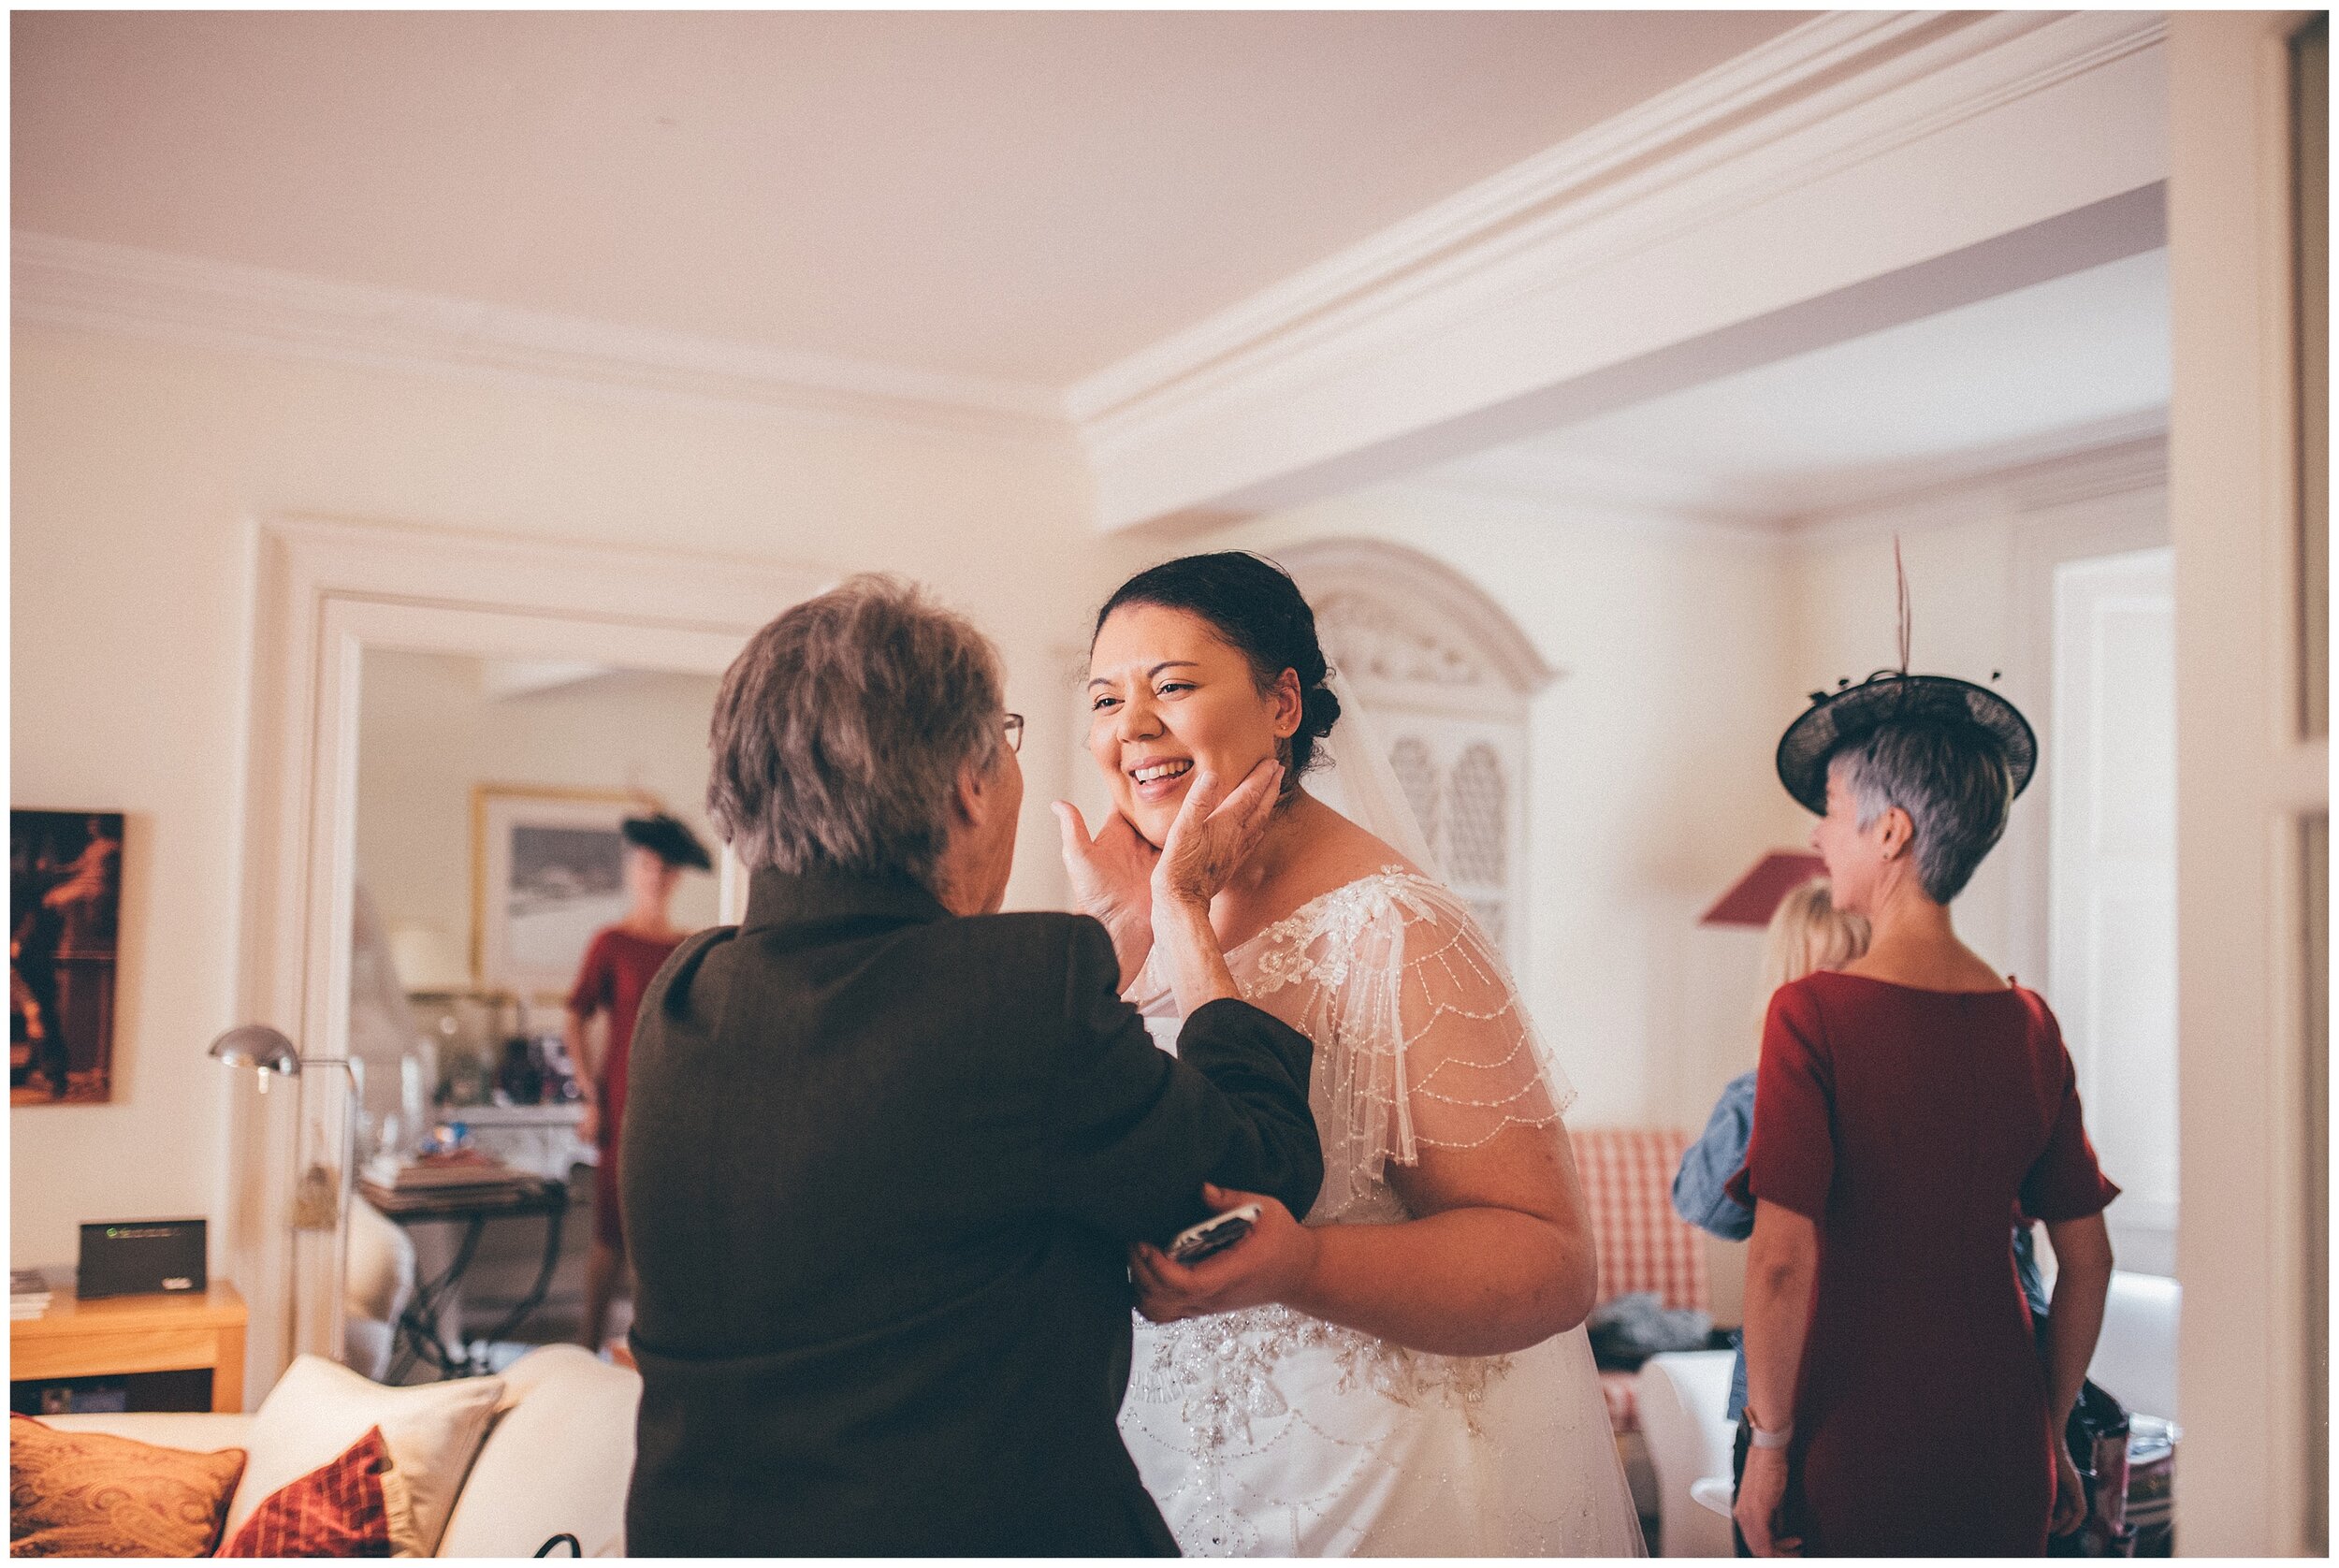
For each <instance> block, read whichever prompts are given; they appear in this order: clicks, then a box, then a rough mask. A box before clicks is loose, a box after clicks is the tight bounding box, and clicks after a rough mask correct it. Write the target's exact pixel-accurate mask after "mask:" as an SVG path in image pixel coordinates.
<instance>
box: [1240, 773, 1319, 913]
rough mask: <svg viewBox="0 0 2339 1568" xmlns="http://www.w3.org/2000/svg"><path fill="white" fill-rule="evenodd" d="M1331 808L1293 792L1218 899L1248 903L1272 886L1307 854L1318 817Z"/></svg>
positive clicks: (1311, 796) (1309, 795) (1313, 798)
mask: <svg viewBox="0 0 2339 1568" xmlns="http://www.w3.org/2000/svg"><path fill="white" fill-rule="evenodd" d="M1330 809H1331V808H1330V807H1329V806H1326V805H1325V804H1324V803H1323V802H1321V801H1319V800H1317V799H1316V798H1315V796H1314V795H1311V794H1309V793H1308V792H1307V791H1305V790H1304V789H1301V790H1294V791H1292V794H1291V798H1290V799H1289V800H1287V801H1286V802H1285V803H1284V804H1283V805H1282V806H1278V807H1276V809H1275V815H1274V816H1273V817H1272V818H1271V819H1270V820H1269V821H1268V824H1267V833H1266V835H1264V836H1263V837H1261V838H1260V840H1259V846H1258V848H1257V849H1254V850H1252V851H1251V858H1250V859H1248V860H1246V861H1244V862H1243V863H1242V864H1241V865H1238V866H1236V867H1235V869H1234V873H1233V875H1231V876H1229V877H1228V878H1227V884H1226V886H1225V887H1224V888H1223V889H1222V890H1221V891H1220V893H1219V897H1221V898H1231V899H1232V900H1233V901H1238V902H1243V903H1248V902H1249V901H1250V900H1252V899H1254V898H1257V897H1258V896H1259V894H1260V893H1261V892H1262V891H1264V890H1266V889H1268V888H1271V887H1273V886H1274V885H1275V883H1276V882H1277V881H1279V880H1280V879H1281V878H1283V877H1284V876H1285V875H1286V873H1288V872H1289V871H1290V869H1291V867H1292V866H1293V864H1296V863H1297V862H1298V861H1299V860H1300V857H1301V855H1302V854H1304V852H1305V850H1306V848H1307V845H1308V842H1309V840H1310V839H1311V838H1313V837H1314V836H1315V833H1316V831H1317V829H1318V828H1319V826H1320V823H1318V821H1317V820H1316V819H1317V817H1318V815H1319V814H1320V813H1323V812H1326V811H1329V810H1330Z"/></svg>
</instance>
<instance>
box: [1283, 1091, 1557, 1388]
mask: <svg viewBox="0 0 2339 1568" xmlns="http://www.w3.org/2000/svg"><path fill="white" fill-rule="evenodd" d="M1388 1183H1389V1185H1390V1186H1392V1187H1394V1188H1395V1189H1396V1191H1397V1195H1398V1196H1399V1197H1400V1198H1403V1199H1404V1200H1405V1206H1406V1207H1407V1208H1409V1209H1411V1210H1412V1211H1413V1212H1415V1213H1416V1215H1418V1216H1420V1217H1419V1218H1417V1219H1415V1220H1413V1221H1411V1222H1410V1223H1408V1224H1404V1225H1333V1226H1325V1227H1321V1228H1319V1229H1318V1230H1317V1231H1316V1232H1315V1234H1316V1237H1317V1239H1318V1240H1319V1241H1321V1243H1322V1245H1321V1247H1320V1249H1319V1251H1318V1253H1317V1256H1316V1265H1315V1270H1313V1272H1312V1274H1311V1276H1310V1278H1309V1281H1308V1283H1307V1285H1306V1286H1305V1288H1303V1289H1302V1290H1301V1291H1300V1294H1299V1295H1298V1296H1297V1297H1295V1298H1294V1299H1293V1300H1292V1302H1291V1304H1292V1305H1293V1306H1296V1307H1298V1308H1299V1309H1300V1311H1302V1312H1305V1313H1309V1314H1313V1315H1315V1316H1316V1317H1320V1318H1323V1319H1325V1320H1326V1321H1327V1322H1331V1323H1341V1324H1345V1325H1347V1326H1348V1327H1349V1328H1361V1329H1363V1330H1365V1331H1366V1332H1367V1333H1371V1334H1377V1335H1379V1336H1380V1337H1381V1338H1383V1339H1385V1340H1389V1341H1393V1342H1394V1343H1398V1344H1402V1345H1405V1346H1408V1347H1410V1348H1412V1349H1415V1350H1427V1351H1431V1352H1434V1353H1436V1354H1439V1355H1445V1356H1498V1355H1502V1354H1504V1352H1507V1351H1513V1350H1524V1349H1525V1348H1526V1347H1527V1346H1529V1345H1531V1344H1537V1343H1541V1342H1542V1341H1544V1340H1547V1339H1549V1338H1550V1337H1551V1336H1552V1335H1554V1334H1562V1333H1565V1332H1566V1331H1567V1330H1568V1329H1570V1328H1575V1327H1576V1325H1578V1324H1580V1323H1581V1322H1583V1321H1584V1316H1585V1314H1587V1313H1589V1312H1591V1304H1592V1292H1593V1291H1594V1289H1595V1288H1597V1285H1598V1277H1599V1262H1598V1259H1597V1257H1596V1256H1594V1253H1593V1249H1592V1240H1591V1214H1590V1212H1588V1210H1587V1209H1586V1207H1585V1204H1584V1193H1583V1186H1582V1184H1581V1183H1580V1182H1579V1181H1578V1180H1577V1178H1576V1156H1575V1154H1574V1153H1573V1152H1572V1151H1571V1150H1570V1148H1569V1147H1568V1141H1567V1129H1566V1128H1565V1127H1563V1126H1562V1125H1559V1124H1558V1123H1553V1124H1552V1125H1550V1126H1547V1127H1524V1126H1518V1127H1510V1128H1506V1129H1505V1130H1504V1132H1502V1133H1500V1134H1499V1135H1497V1136H1496V1137H1495V1138H1494V1139H1492V1140H1489V1142H1486V1143H1484V1144H1481V1145H1479V1146H1478V1147H1477V1148H1475V1149H1436V1148H1431V1147H1428V1146H1424V1147H1423V1148H1422V1150H1421V1157H1420V1160H1419V1161H1418V1163H1416V1164H1414V1165H1411V1166H1400V1165H1396V1164H1391V1165H1390V1166H1389V1167H1388Z"/></svg>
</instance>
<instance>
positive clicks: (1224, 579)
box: [1088, 550, 1340, 796]
mask: <svg viewBox="0 0 2339 1568" xmlns="http://www.w3.org/2000/svg"><path fill="white" fill-rule="evenodd" d="M1125 604H1152V605H1155V606H1157V607H1159V608H1161V609H1164V610H1184V612H1185V613H1186V614H1188V615H1192V616H1199V617H1201V618H1202V619H1204V620H1206V621H1208V622H1210V624H1211V629H1212V630H1213V631H1214V632H1217V633H1218V635H1219V636H1220V637H1222V638H1224V639H1225V640H1226V642H1227V644H1228V646H1231V647H1233V648H1235V649H1237V650H1239V651H1240V652H1241V653H1242V656H1243V658H1245V659H1247V660H1249V661H1250V663H1251V675H1252V678H1253V679H1255V680H1256V681H1257V683H1258V689H1259V690H1260V691H1261V692H1267V691H1271V690H1273V689H1274V685H1275V677H1277V676H1278V675H1282V674H1283V673H1284V672H1285V671H1286V670H1289V671H1291V672H1292V673H1293V674H1295V675H1298V676H1299V677H1300V727H1299V729H1298V730H1296V731H1294V732H1293V733H1292V735H1291V738H1290V739H1289V740H1287V741H1286V742H1284V743H1283V758H1282V760H1283V762H1284V763H1285V766H1286V773H1285V775H1284V793H1285V794H1286V796H1288V795H1289V794H1290V793H1291V791H1294V790H1296V789H1298V788H1299V787H1300V775H1301V774H1304V773H1306V772H1307V771H1308V769H1309V768H1311V767H1312V766H1314V765H1315V762H1316V761H1317V758H1316V755H1315V743H1316V742H1317V741H1319V740H1321V739H1323V738H1324V737H1325V736H1326V735H1328V734H1330V733H1332V726H1333V725H1334V724H1336V723H1338V722H1339V721H1340V699H1339V698H1337V697H1335V696H1333V695H1332V692H1331V688H1329V687H1328V686H1326V685H1325V684H1324V682H1325V679H1326V677H1327V676H1328V675H1329V674H1330V671H1329V667H1328V666H1327V665H1326V664H1325V662H1324V650H1323V648H1322V647H1321V646H1318V644H1317V643H1316V640H1315V611H1314V610H1311V609H1309V608H1308V602H1307V599H1306V597H1305V596H1304V595H1303V594H1301V593H1300V586H1299V585H1298V584H1297V583H1294V582H1293V581H1292V580H1291V573H1288V572H1286V571H1285V570H1284V569H1283V568H1282V567H1280V566H1277V565H1276V564H1275V563H1274V562H1273V561H1271V560H1269V559H1267V558H1266V557H1265V556H1256V555H1253V554H1251V553H1250V552H1249V551H1248V550H1217V551H1213V552H1212V553H1211V554H1209V555H1203V556H1180V557H1179V558H1178V559H1175V560H1165V561H1163V562H1162V563H1161V564H1160V565H1159V566H1149V567H1147V568H1146V569H1145V570H1144V571H1142V572H1140V573H1138V574H1137V575H1136V576H1134V577H1131V578H1130V579H1129V580H1128V581H1127V582H1126V583H1123V584H1122V585H1121V586H1120V588H1118V589H1116V590H1115V591H1114V593H1113V595H1112V597H1111V598H1110V599H1108V600H1106V601H1105V607H1104V608H1103V609H1101V610H1098V611H1097V624H1096V626H1095V627H1094V628H1093V629H1091V631H1090V632H1089V634H1088V643H1089V646H1091V647H1094V646H1096V644H1097V635H1098V633H1100V632H1103V631H1104V629H1105V622H1106V621H1107V620H1109V619H1111V617H1112V612H1113V611H1115V610H1117V609H1120V608H1121V607H1122V606H1123V605H1125Z"/></svg>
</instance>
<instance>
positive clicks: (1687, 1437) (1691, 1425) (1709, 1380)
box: [1634, 1350, 1736, 1557]
mask: <svg viewBox="0 0 2339 1568" xmlns="http://www.w3.org/2000/svg"><path fill="white" fill-rule="evenodd" d="M1735 1360H1736V1357H1735V1356H1733V1355H1732V1354H1731V1352H1729V1351H1727V1350H1692V1351H1679V1352H1669V1353H1667V1354H1665V1355H1663V1356H1651V1357H1649V1359H1648V1360H1647V1361H1645V1362H1643V1363H1642V1364H1641V1370H1640V1378H1639V1382H1638V1384H1637V1385H1636V1387H1635V1389H1634V1397H1635V1400H1636V1401H1637V1403H1638V1406H1639V1410H1640V1432H1641V1438H1642V1441H1644V1442H1645V1443H1647V1444H1648V1445H1649V1468H1650V1469H1651V1470H1653V1471H1654V1472H1655V1473H1656V1477H1657V1541H1656V1546H1657V1555H1659V1556H1660V1557H1728V1556H1730V1555H1731V1542H1730V1521H1729V1520H1728V1519H1727V1518H1725V1517H1717V1516H1716V1515H1715V1514H1714V1513H1712V1512H1711V1511H1710V1510H1709V1509H1707V1508H1704V1507H1700V1506H1699V1505H1698V1504H1697V1503H1696V1502H1695V1500H1694V1499H1693V1497H1692V1495H1691V1488H1693V1486H1694V1485H1696V1483H1698V1482H1699V1481H1701V1480H1704V1479H1706V1478H1707V1477H1709V1476H1715V1475H1719V1476H1721V1477H1722V1487H1723V1488H1724V1492H1725V1495H1726V1493H1727V1489H1728V1487H1729V1484H1730V1443H1731V1439H1732V1437H1733V1436H1734V1435H1735V1434H1734V1433H1733V1431H1732V1430H1731V1426H1730V1423H1729V1422H1728V1421H1727V1420H1725V1419H1724V1418H1723V1411H1724V1409H1725V1408H1726V1407H1727V1406H1728V1404H1729V1402H1730V1368H1731V1364H1732V1362H1734V1361H1735ZM1726 1506H1727V1505H1726V1504H1725V1508H1726Z"/></svg>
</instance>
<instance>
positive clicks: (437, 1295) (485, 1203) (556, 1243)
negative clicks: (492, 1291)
mask: <svg viewBox="0 0 2339 1568" xmlns="http://www.w3.org/2000/svg"><path fill="white" fill-rule="evenodd" d="M357 1191H358V1192H359V1194H360V1195H362V1196H363V1197H364V1198H365V1200H366V1201H367V1202H369V1203H370V1204H372V1205H373V1207H374V1208H375V1209H377V1210H379V1211H380V1212H381V1213H382V1215H383V1217H384V1218H385V1219H388V1220H390V1221H392V1222H394V1223H396V1224H398V1225H401V1226H414V1225H422V1224H427V1223H429V1222H432V1221H442V1222H453V1223H457V1224H460V1225H461V1226H462V1227H464V1228H463V1240H462V1241H461V1243H460V1244H459V1245H458V1246H457V1248H456V1249H455V1261H454V1262H453V1263H451V1264H449V1265H448V1266H447V1267H446V1269H445V1270H443V1272H441V1273H440V1274H439V1275H438V1276H437V1277H436V1278H434V1279H430V1280H426V1281H424V1282H423V1283H422V1284H421V1285H419V1286H418V1287H417V1288H416V1289H415V1291H414V1298H413V1299H411V1300H409V1301H408V1302H407V1303H406V1310H405V1311H403V1312H401V1313H400V1314H398V1328H397V1340H398V1354H397V1357H396V1358H395V1359H393V1360H392V1361H391V1363H390V1381H391V1382H392V1383H400V1382H403V1381H404V1380H405V1376H406V1373H407V1372H410V1371H412V1370H413V1368H414V1363H415V1362H416V1361H423V1362H426V1363H428V1364H429V1366H430V1368H431V1369H432V1370H433V1371H434V1372H437V1373H438V1374H439V1375H440V1376H441V1377H465V1376H476V1375H477V1374H479V1373H481V1372H486V1371H487V1366H486V1365H485V1364H484V1362H483V1361H482V1360H481V1359H480V1358H479V1357H478V1356H477V1355H473V1354H466V1355H462V1356H457V1355H453V1354H451V1353H449V1351H448V1350H447V1348H446V1340H445V1337H444V1334H443V1330H442V1328H441V1323H440V1314H442V1313H443V1312H444V1311H445V1310H446V1307H447V1306H448V1304H449V1303H450V1302H451V1301H453V1300H454V1299H455V1297H456V1293H457V1291H458V1290H459V1289H460V1288H461V1286H462V1283H463V1275H464V1273H465V1271H466V1270H469V1269H470V1268H471V1260H472V1257H473V1256H475V1255H476V1254H477V1253H478V1251H479V1238H480V1235H481V1233H482V1232H484V1231H485V1230H486V1229H487V1222H488V1221H489V1220H492V1219H510V1218H529V1217H540V1218H542V1219H543V1220H544V1222H545V1253H544V1261H543V1263H542V1264H540V1265H539V1266H538V1268H537V1270H536V1283H535V1284H534V1285H532V1286H531V1287H530V1289H529V1292H528V1295H527V1296H526V1297H525V1298H523V1299H521V1301H520V1303H519V1304H518V1305H517V1306H516V1307H514V1308H513V1309H512V1311H511V1312H509V1313H508V1314H505V1315H504V1318H503V1321H501V1323H499V1324H497V1325H496V1326H495V1328H492V1329H490V1330H489V1331H488V1333H487V1340H486V1341H485V1342H483V1343H494V1342H495V1341H497V1340H501V1339H503V1338H505V1337H507V1336H508V1335H510V1334H511V1333H512V1331H513V1330H514V1329H516V1328H518V1327H519V1326H520V1324H521V1323H522V1322H524V1321H525V1320H526V1319H527V1317H528V1314H530V1313H532V1312H534V1311H535V1310H536V1308H537V1307H538V1306H539V1305H541V1304H542V1303H543V1301H544V1299H545V1292H546V1291H548V1290H549V1289H550V1288H551V1287H552V1274H553V1270H555V1269H556V1268H558V1267H559V1262H560V1226H561V1222H562V1221H563V1220H564V1219H566V1218H567V1217H568V1212H569V1189H568V1184H567V1183H563V1182H548V1181H545V1180H543V1179H541V1178H536V1177H530V1178H529V1179H527V1180H525V1181H523V1182H522V1183H518V1184H517V1185H516V1186H511V1187H503V1188H499V1189H495V1190H493V1191H488V1192H476V1191H472V1192H466V1191H463V1190H461V1189H459V1188H458V1189H455V1190H451V1191H441V1192H402V1193H399V1192H389V1191H385V1189H383V1188H381V1187H377V1186H375V1185H374V1184H373V1183H370V1182H360V1183H358V1184H357Z"/></svg>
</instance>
